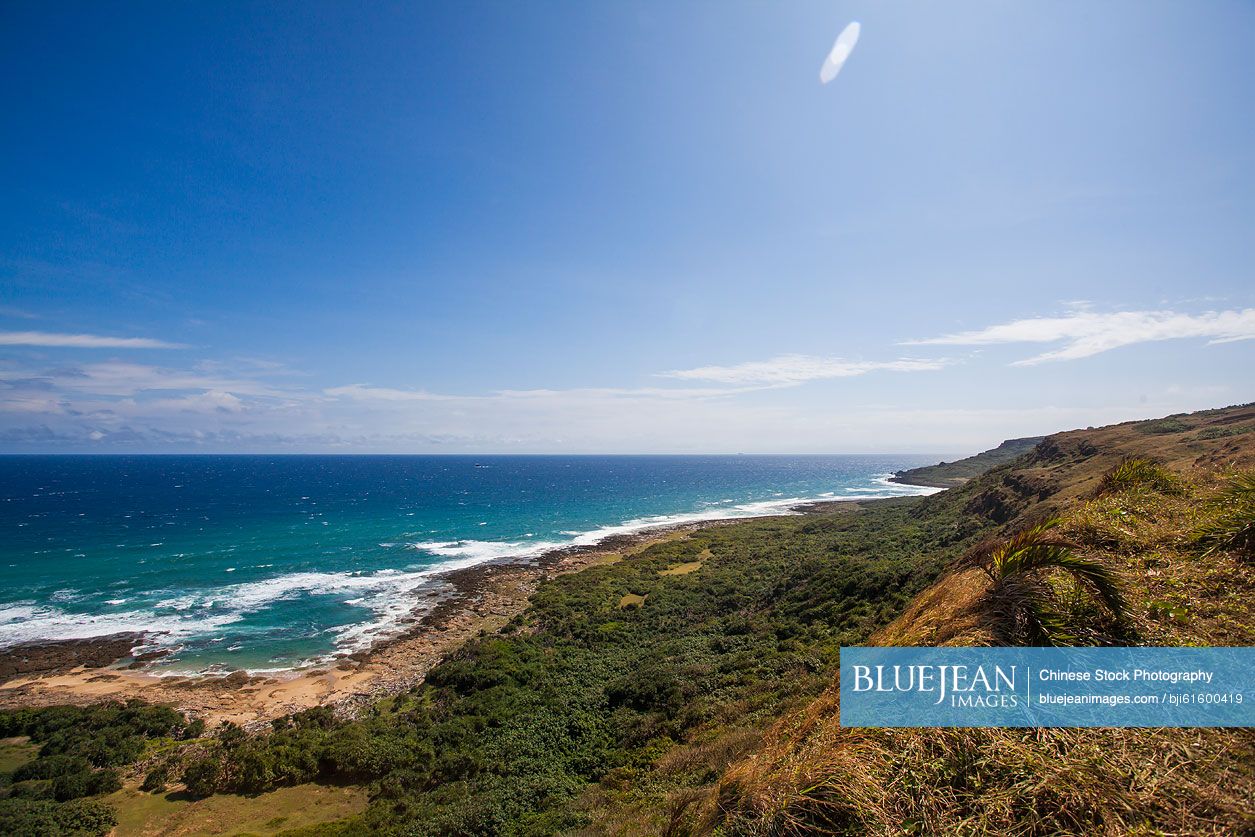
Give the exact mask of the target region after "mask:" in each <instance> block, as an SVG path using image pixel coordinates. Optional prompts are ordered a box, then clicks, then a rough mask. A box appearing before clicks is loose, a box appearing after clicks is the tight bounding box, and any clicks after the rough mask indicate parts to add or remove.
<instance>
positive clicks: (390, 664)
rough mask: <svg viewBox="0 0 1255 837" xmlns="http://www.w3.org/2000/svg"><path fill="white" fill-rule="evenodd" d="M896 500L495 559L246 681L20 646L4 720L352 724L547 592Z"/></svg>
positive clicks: (115, 653) (98, 645) (104, 651)
mask: <svg viewBox="0 0 1255 837" xmlns="http://www.w3.org/2000/svg"><path fill="white" fill-rule="evenodd" d="M904 496H908V497H909V496H921V495H904ZM889 499H899V498H848V499H827V498H825V499H823V500H811V501H803V502H799V503H797V504H796V505H795V506H790V507H788V508H787V510H784V511H782V512H781V513H780V514H778V515H751V516H745V517H731V518H708V519H703V520H697V521H685V522H678V523H674V524H669V525H661V526H658V527H655V528H649V529H644V530H640V531H636V532H631V533H625V534H615V535H610V536H608V537H606V538H604V539H602V540H600V541H598V542H596V543H594V544H582V545H568V546H563V547H558V548H556V549H551V550H548V551H546V552H543V553H540V554H538V555H535V556H532V557H513V558H498V559H490V560H488V561H484V562H481V563H478V564H473V565H471V566H467V567H460V568H455V569H450V570H445V571H443V572H440V573H437V574H434V575H433V576H432V579H433V580H435V581H440V582H443V583H445V584H447V585H448V586H449V587H450V588H451V589H452V592H450V593H448V594H446V595H443V596H441V598H440V599H439V600H438V601H437V602H436V603H435V605H434V606H432V607H431V608H430V609H429V610H427V611H426V612H425V613H423V614H422V615H421V616H417V617H411V619H412V620H413V624H412V625H411V626H410V627H409V628H407V629H406V630H404V631H402V632H401V633H399V634H397V635H395V636H393V637H389V638H387V639H383V640H380V641H379V642H377V643H376V644H375V645H373V646H372V647H371V648H370V649H368V650H363V651H357V652H353V653H350V654H347V655H345V656H343V657H340V658H338V659H335V660H331V661H328V662H326V663H323V664H319V665H311V666H307V667H303V668H296V669H290V670H288V671H285V672H274V673H267V674H261V673H259V674H249V673H248V672H247V671H245V670H243V669H239V670H236V671H234V672H231V673H229V674H226V675H216V674H196V675H174V674H154V673H153V672H151V671H148V670H144V667H145V666H146V665H147V663H148V662H151V661H152V660H153V659H155V658H157V657H159V656H160V654H159V653H158V654H156V655H143V657H142V658H134V659H133V658H132V657H131V654H130V649H131V648H132V647H134V645H136V644H138V643H139V642H141V641H142V640H143V637H144V635H143V634H134V633H131V634H112V635H108V636H102V637H93V638H89V639H74V640H63V641H52V642H45V643H30V644H25V645H20V646H13V647H11V648H8V649H5V650H3V651H0V709H17V708H23V707H32V706H49V705H55V704H89V703H98V702H101V701H105V700H128V699H133V698H139V699H143V700H146V701H149V702H152V703H161V704H169V705H172V706H174V707H176V708H177V709H179V710H180V711H183V712H186V713H188V714H189V715H191V716H193V717H197V718H201V719H203V720H205V721H206V723H208V724H211V725H213V724H217V723H221V722H223V721H230V722H232V723H236V724H239V725H240V726H242V727H244V728H246V729H250V728H258V727H261V726H264V725H265V724H267V723H269V721H270V720H271V719H273V718H277V717H281V716H283V715H287V714H290V713H292V712H297V711H301V710H304V709H310V708H313V707H316V706H330V707H332V708H333V709H334V710H335V711H336V712H337V714H341V715H344V716H354V715H356V714H357V713H358V712H359V711H361V710H362V709H364V708H365V707H367V706H369V705H371V704H373V703H375V702H376V701H378V700H381V699H383V698H387V697H391V696H393V695H397V694H400V693H402V692H405V691H407V690H409V689H410V688H412V687H413V686H415V685H417V684H418V683H420V682H421V681H422V680H423V678H425V677H426V675H427V672H429V671H430V670H431V669H432V668H434V667H435V666H436V665H437V664H438V663H439V662H440V661H441V660H443V659H444V658H445V657H446V656H447V655H448V654H450V653H452V652H453V651H455V650H456V649H457V648H459V647H460V646H462V645H463V644H464V643H465V642H467V641H468V640H470V639H472V638H474V637H476V636H478V635H480V634H482V633H494V632H496V631H498V630H500V629H501V628H502V627H504V626H505V625H506V623H508V622H509V621H510V620H511V619H513V618H514V617H515V616H516V615H518V614H519V613H522V612H523V611H524V610H525V609H526V608H527V605H528V601H529V599H530V597H531V595H532V593H533V592H534V591H535V590H536V588H537V586H538V585H539V584H540V583H541V582H542V581H544V580H548V579H551V578H554V577H556V576H559V575H564V574H567V573H573V572H580V571H581V570H584V569H587V568H589V567H593V566H596V565H598V564H602V563H610V562H613V561H616V560H620V559H621V558H623V557H626V556H630V555H632V554H635V553H637V552H640V551H642V550H644V549H647V548H648V547H650V546H652V545H653V544H655V543H660V542H663V541H666V540H671V539H673V538H676V537H681V536H686V535H688V534H690V533H692V532H695V531H698V530H701V529H705V528H707V527H712V526H726V525H731V524H735V523H739V522H743V521H746V520H755V519H764V518H769V517H776V516H793V515H797V514H814V513H818V512H822V511H824V510H826V509H828V508H829V507H832V506H841V507H849V508H858V506H859V505H860V504H862V503H871V502H883V501H885V500H889ZM132 659H133V661H132V662H129V663H126V662H125V661H127V660H132Z"/></svg>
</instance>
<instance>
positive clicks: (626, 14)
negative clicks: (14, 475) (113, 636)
mask: <svg viewBox="0 0 1255 837" xmlns="http://www.w3.org/2000/svg"><path fill="white" fill-rule="evenodd" d="M855 20H857V21H859V22H860V23H861V25H862V29H861V36H860V39H859V42H858V45H857V47H856V48H855V50H854V52H853V54H852V55H851V56H850V58H849V60H848V61H847V62H846V64H845V65H844V68H843V69H842V70H841V73H840V75H839V76H838V77H837V78H836V79H835V80H833V81H832V82H831V83H829V84H826V85H825V84H821V83H820V81H819V69H820V66H821V64H822V63H823V60H824V58H825V57H826V56H827V54H828V52H829V50H830V49H831V48H832V45H833V41H834V39H835V38H836V36H837V35H838V33H840V31H841V30H842V29H843V28H844V27H845V26H846V25H847V24H848V23H849V22H851V21H855ZM1252 43H1255V4H1252V3H1249V2H1236V1H1235V2H1225V1H1224V0H1215V2H1209V3H1205V4H1201V3H1194V2H1185V1H1184V0H1183V1H1182V2H1174V3H1167V2H1136V3H1132V2H1105V3H1088V2H1055V1H1054V0H1052V2H1020V3H1006V2H967V3H962V4H941V3H932V2H918V3H911V2H876V3H870V2H867V3H863V2H849V3H845V2H822V3H818V2H794V3H787V4H766V3H746V2H725V1H724V0H720V1H719V2H686V3H658V2H639V3H631V4H626V3H609V2H606V3H575V2H538V3H526V4H524V3H507V2H498V3H476V2H468V3H457V4H388V3H371V4H366V5H362V4H350V3H314V2H307V3H300V4H296V3H274V2H240V3H228V4H221V3H164V2H160V3H159V2H150V3H144V2H132V3H124V4H99V3H71V2H53V3H47V2H33V1H32V0H12V2H6V3H4V4H0V91H2V92H0V105H2V107H3V117H2V118H0V195H2V196H3V199H2V200H0V452H8V453H19V452H67V453H68V452H102V453H103V452H207V453H208V452H388V453H409V452H413V453H440V452H448V453H462V452H482V453H488V452H497V453H552V452H565V453H718V452H724V453H733V452H746V453H756V452H762V453H770V452H777V453H796V452H815V453H843V452H886V453H892V452H901V453H906V452H921V453H923V452H927V453H933V452H936V453H971V452H975V451H978V450H982V449H985V448H988V447H992V446H993V445H995V444H997V443H998V442H999V441H1001V440H1002V439H1005V438H1010V437H1016V436H1026V435H1038V434H1044V433H1050V432H1055V431H1059V430H1064V429H1070V428H1075V427H1085V426H1090V425H1100V424H1106V423H1110V422H1115V421H1122V420H1128V419H1134V418H1149V417H1154V416H1160V415H1166V414H1170V413H1174V412H1180V411H1188V410H1195V409H1203V408H1209V407H1216V406H1223V405H1228V404H1235V403H1244V402H1249V401H1252V400H1255V386H1253V384H1255V374H1253V373H1252V370H1255V282H1253V281H1252V271H1253V270H1255V235H1252V229H1255V51H1253V50H1251V48H1250V45H1251V44H1252Z"/></svg>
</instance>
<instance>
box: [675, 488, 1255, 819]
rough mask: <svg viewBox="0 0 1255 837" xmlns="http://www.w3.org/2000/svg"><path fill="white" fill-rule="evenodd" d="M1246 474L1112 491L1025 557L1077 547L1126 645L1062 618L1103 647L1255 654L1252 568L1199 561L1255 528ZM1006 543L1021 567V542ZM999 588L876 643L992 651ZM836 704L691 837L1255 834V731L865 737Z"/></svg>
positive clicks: (748, 771) (984, 581) (773, 731)
mask: <svg viewBox="0 0 1255 837" xmlns="http://www.w3.org/2000/svg"><path fill="white" fill-rule="evenodd" d="M1156 467H1158V466H1156ZM1113 470H1114V469H1113ZM1139 470H1140V469H1139ZM1144 473H1145V472H1144V471H1143V475H1144ZM1250 473H1251V472H1245V475H1239V476H1238V477H1237V478H1235V477H1234V476H1233V475H1230V476H1228V477H1225V476H1222V475H1218V474H1216V473H1214V472H1211V471H1208V470H1199V471H1196V472H1192V473H1191V474H1189V478H1188V479H1180V480H1178V481H1176V482H1174V483H1173V489H1174V490H1172V491H1167V492H1163V491H1159V490H1156V489H1155V488H1154V482H1155V481H1154V480H1153V479H1152V480H1146V479H1142V478H1138V479H1128V480H1116V481H1111V482H1109V483H1108V488H1107V490H1105V491H1103V492H1101V493H1099V494H1097V496H1094V495H1093V494H1092V493H1091V494H1090V495H1085V496H1087V497H1088V499H1085V498H1081V499H1077V500H1075V501H1073V502H1071V503H1069V504H1066V505H1065V506H1064V507H1062V508H1061V509H1059V511H1060V512H1061V513H1060V515H1059V517H1060V519H1059V521H1058V523H1057V524H1055V525H1054V526H1051V527H1048V528H1046V529H1042V530H1039V531H1037V532H1036V533H1034V534H1033V535H1032V536H1031V537H1026V538H1022V539H1021V540H1020V544H1019V546H1021V547H1022V546H1025V545H1029V544H1034V543H1035V544H1037V545H1038V546H1043V547H1048V548H1055V547H1058V548H1061V549H1062V548H1066V549H1067V550H1068V551H1070V552H1071V553H1072V554H1073V555H1074V556H1079V557H1080V558H1082V559H1084V560H1086V561H1090V562H1093V563H1094V564H1096V565H1100V566H1102V567H1104V568H1106V569H1107V570H1108V571H1109V572H1110V573H1111V574H1112V575H1113V576H1116V577H1118V578H1119V580H1120V592H1121V593H1122V594H1123V599H1124V611H1125V613H1126V615H1127V620H1128V624H1127V625H1126V626H1125V632H1124V634H1123V635H1119V636H1118V635H1113V634H1104V633H1102V631H1103V630H1106V629H1109V628H1110V625H1107V626H1104V625H1103V622H1102V619H1101V618H1100V614H1101V610H1100V609H1099V608H1098V607H1097V604H1096V602H1094V601H1091V602H1090V603H1089V604H1086V605H1083V606H1081V607H1078V608H1077V609H1076V610H1075V611H1071V612H1068V614H1067V615H1068V616H1069V618H1070V619H1073V620H1076V621H1078V622H1080V623H1089V624H1092V625H1094V626H1095V628H1096V629H1097V630H1099V633H1098V635H1096V636H1095V637H1093V639H1094V640H1095V641H1096V642H1115V641H1124V640H1125V639H1127V638H1129V637H1132V638H1135V639H1136V642H1137V643H1138V644H1142V645H1168V646H1173V645H1176V646H1195V645H1255V611H1253V609H1252V602H1255V574H1253V573H1252V571H1251V567H1250V563H1249V561H1248V559H1246V558H1245V557H1244V554H1243V552H1242V550H1241V549H1240V548H1239V545H1238V544H1237V543H1235V542H1233V541H1226V542H1224V544H1223V545H1220V546H1217V547H1216V548H1214V549H1213V550H1212V551H1211V552H1210V553H1208V554H1206V555H1202V554H1200V553H1201V550H1200V545H1199V543H1198V542H1196V540H1195V539H1194V538H1193V537H1192V533H1195V532H1200V531H1214V530H1215V526H1216V524H1217V522H1218V521H1221V522H1223V519H1224V518H1225V517H1226V515H1234V518H1233V519H1234V520H1245V521H1247V522H1248V523H1249V522H1250V521H1251V516H1250V515H1249V508H1250V507H1249V506H1241V505H1240V504H1242V503H1244V502H1245V500H1244V499H1243V498H1249V497H1250V496H1251V495H1250V494H1248V493H1247V492H1248V491H1249V490H1250V489H1251V488H1252V482H1255V480H1251V479H1250ZM1113 482H1114V483H1116V484H1114V485H1113V484H1112V483H1113ZM1235 507H1244V508H1247V509H1248V514H1247V516H1246V517H1244V518H1242V517H1239V516H1238V515H1236V514H1234V512H1233V509H1234V508H1235ZM1020 525H1023V524H1020ZM1226 530H1231V529H1226ZM1029 531H1030V532H1031V531H1032V530H1031V528H1030V529H1029ZM999 543H1000V544H1001V546H1002V548H1003V551H1004V553H1006V554H1012V553H1014V552H1015V551H1016V546H1015V539H1014V538H1013V539H1011V541H1006V540H1003V541H1000V542H999ZM1065 545H1066V547H1065ZM1056 583H1057V582H1056ZM992 584H993V582H992V581H991V580H990V579H989V577H988V576H987V575H986V574H985V573H984V572H982V571H981V570H979V569H976V568H970V567H969V568H966V569H965V568H964V567H963V566H962V565H960V566H959V567H957V568H956V569H955V570H954V571H953V572H952V573H950V574H948V575H946V576H945V577H943V579H942V580H941V581H939V582H938V583H937V584H936V585H934V586H933V587H932V588H930V589H929V590H927V591H925V592H924V593H922V594H921V595H919V596H917V597H916V598H915V600H914V601H913V602H912V603H911V605H910V607H909V608H908V609H907V611H906V612H905V613H904V614H903V616H902V617H900V618H899V619H898V620H896V621H895V622H894V623H893V624H891V625H890V626H888V627H887V628H886V629H884V630H882V631H880V632H878V633H877V634H875V635H873V637H872V638H871V639H870V640H869V642H871V643H872V644H877V645H890V644H910V645H923V644H962V645H968V644H984V643H986V642H990V641H991V640H993V639H994V634H993V632H991V631H990V630H989V624H988V622H987V621H986V620H987V619H988V617H989V614H988V611H987V610H986V609H985V608H984V607H983V605H982V602H983V601H984V600H985V597H986V595H987V593H986V591H987V590H988V588H989V586H990V585H992ZM1060 586H1062V585H1060ZM839 702H840V699H839V694H838V692H837V690H836V688H835V687H834V688H831V689H829V690H828V691H827V692H825V693H824V695H823V696H821V697H820V698H819V699H817V700H816V701H814V702H813V703H812V704H810V705H809V706H808V707H806V708H805V709H804V710H801V711H798V712H796V713H794V714H793V715H791V716H789V715H786V716H784V717H783V718H782V719H781V720H780V721H778V722H777V723H776V724H775V725H773V726H772V728H770V729H769V730H768V731H767V732H766V734H765V736H764V744H763V746H762V748H761V749H760V750H759V751H758V752H757V754H756V755H755V757H754V758H752V759H750V758H746V759H742V760H740V761H739V762H737V763H735V764H734V765H732V766H731V767H730V768H729V769H728V770H726V771H725V772H724V773H723V775H722V777H721V779H720V781H719V786H718V789H717V790H716V791H715V792H712V793H711V794H710V795H709V796H707V797H706V798H704V799H702V800H700V801H699V802H697V803H695V804H696V805H697V806H698V808H699V809H700V810H701V812H702V813H701V816H702V819H701V820H700V824H699V827H698V828H697V829H695V833H702V834H710V833H717V834H720V835H727V837H732V836H733V835H738V836H739V835H751V834H754V835H756V834H782V835H783V834H809V833H816V834H872V835H890V834H902V833H906V834H972V835H976V834H1008V835H1036V834H1090V833H1106V834H1141V835H1167V834H1215V835H1220V834H1237V833H1247V832H1249V831H1250V829H1251V826H1252V823H1255V803H1252V800H1255V774H1252V772H1251V771H1250V769H1249V765H1250V764H1252V763H1255V731H1252V730H1245V729H1244V730H1222V729H1203V730H1173V729H1162V730H1140V729H1128V730H1110V729H1094V730H1084V729H1041V730H1011V729H989V730H982V729H970V730H895V729H880V730H856V729H846V728H842V727H840V725H839V722H838V720H837V719H838V717H839V713H840V707H839Z"/></svg>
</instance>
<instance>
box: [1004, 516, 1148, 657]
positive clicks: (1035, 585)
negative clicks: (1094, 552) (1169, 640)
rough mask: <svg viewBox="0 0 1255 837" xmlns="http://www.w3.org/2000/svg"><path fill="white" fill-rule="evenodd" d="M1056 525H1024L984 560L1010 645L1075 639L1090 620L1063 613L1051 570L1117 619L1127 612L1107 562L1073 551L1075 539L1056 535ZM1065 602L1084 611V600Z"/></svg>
mask: <svg viewBox="0 0 1255 837" xmlns="http://www.w3.org/2000/svg"><path fill="white" fill-rule="evenodd" d="M1058 525H1059V520H1058V519H1054V520H1048V521H1046V522H1045V523H1040V524H1038V525H1036V526H1031V527H1029V528H1027V529H1024V530H1023V531H1021V532H1019V533H1017V534H1015V535H1014V536H1012V537H1010V538H1008V539H1006V540H1005V541H1003V542H1001V543H999V544H998V545H997V546H995V547H994V549H993V551H992V552H990V554H989V557H988V560H987V561H986V562H985V566H984V569H985V572H986V573H987V574H988V575H989V578H990V580H991V581H993V587H992V589H991V590H990V599H991V601H992V602H994V603H995V606H997V607H1000V608H1002V609H1003V610H1004V613H1003V614H1002V616H1003V618H1004V619H1005V620H1006V622H1007V623H1009V628H1010V630H1008V631H1007V634H1008V636H1007V637H1006V638H1007V640H1008V641H1010V642H1012V643H1014V644H1027V645H1076V644H1078V643H1080V641H1081V639H1082V631H1081V629H1080V627H1079V624H1083V622H1089V621H1091V620H1090V619H1089V618H1086V619H1084V620H1083V622H1082V620H1077V619H1074V618H1070V617H1069V615H1068V614H1067V613H1066V612H1065V610H1064V607H1063V604H1064V603H1063V602H1061V601H1060V596H1059V593H1058V591H1057V589H1056V588H1055V586H1053V585H1052V584H1051V583H1050V575H1051V574H1052V573H1054V572H1057V571H1061V572H1063V573H1066V574H1067V575H1068V576H1070V577H1071V579H1072V580H1073V581H1074V582H1075V585H1076V587H1078V588H1081V589H1082V590H1084V591H1085V592H1086V593H1088V594H1089V595H1090V596H1091V597H1092V598H1093V599H1094V600H1096V601H1097V602H1098V603H1100V604H1101V605H1102V606H1103V607H1105V608H1106V609H1107V612H1108V614H1109V615H1110V616H1111V617H1112V618H1113V619H1114V620H1115V621H1116V622H1123V621H1124V620H1125V618H1126V616H1127V606H1126V603H1125V600H1124V594H1123V593H1122V592H1121V590H1120V582H1119V580H1118V579H1117V577H1116V574H1115V573H1114V572H1113V571H1112V569H1111V567H1109V566H1108V565H1107V564H1105V563H1104V562H1102V561H1100V560H1097V559H1093V558H1086V557H1082V556H1080V555H1078V554H1077V552H1076V548H1075V545H1074V544H1072V543H1069V542H1068V541H1066V540H1063V539H1062V538H1060V537H1059V536H1058V535H1057V533H1056V531H1055V529H1056V527H1057V526H1058ZM1074 592H1075V591H1074ZM1069 604H1070V608H1069V609H1070V610H1072V611H1076V610H1078V609H1081V610H1088V608H1085V607H1084V605H1081V606H1080V607H1079V608H1078V605H1077V603H1076V602H1075V601H1073V602H1071V603H1069ZM1086 616H1088V614H1086ZM1078 623H1079V624H1078ZM1087 638H1089V639H1093V637H1092V636H1090V637H1087Z"/></svg>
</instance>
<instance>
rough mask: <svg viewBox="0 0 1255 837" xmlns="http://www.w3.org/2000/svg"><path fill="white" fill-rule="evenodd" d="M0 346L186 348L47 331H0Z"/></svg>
mask: <svg viewBox="0 0 1255 837" xmlns="http://www.w3.org/2000/svg"><path fill="white" fill-rule="evenodd" d="M0 346H46V347H58V348H60V347H66V348H73V349H186V348H187V346H185V345H183V344H182V343H169V342H166V341H165V340H155V339H153V338H151V337H103V336H101V335H99V334H57V333H54V332H48V331H0Z"/></svg>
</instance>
